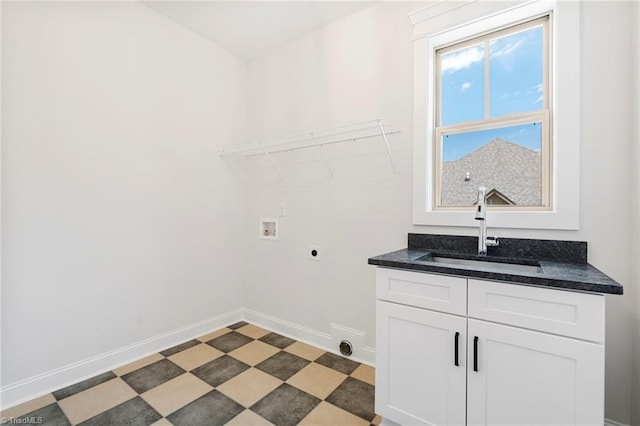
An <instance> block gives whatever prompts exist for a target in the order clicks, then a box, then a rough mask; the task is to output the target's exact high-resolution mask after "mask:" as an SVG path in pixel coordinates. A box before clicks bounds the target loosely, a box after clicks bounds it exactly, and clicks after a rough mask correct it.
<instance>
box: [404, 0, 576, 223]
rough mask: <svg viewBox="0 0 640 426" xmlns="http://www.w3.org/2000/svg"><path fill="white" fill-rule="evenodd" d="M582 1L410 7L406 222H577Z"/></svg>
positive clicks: (445, 4) (477, 3)
mask: <svg viewBox="0 0 640 426" xmlns="http://www.w3.org/2000/svg"><path fill="white" fill-rule="evenodd" d="M579 16H580V5H579V3H577V2H555V1H547V0H538V1H531V2H527V3H524V4H518V5H515V6H514V5H513V3H500V2H491V3H483V2H467V3H464V4H461V3H459V2H455V1H447V0H444V1H443V2H438V3H436V4H434V5H432V6H427V7H426V8H425V9H422V10H420V11H417V12H414V13H413V14H411V15H410V18H411V20H412V22H413V24H414V132H413V133H414V185H413V187H414V198H413V201H414V202H413V204H414V210H413V216H414V224H416V225H439V226H474V225H475V221H474V220H473V205H474V203H475V202H476V198H477V197H476V193H477V189H478V187H479V186H484V187H485V188H486V191H487V196H488V204H489V205H490V207H489V210H490V211H491V213H490V214H489V217H490V219H489V222H490V223H489V226H494V227H502V228H538V229H540V228H543V229H577V228H578V211H579V199H578V194H579V144H580V142H579V133H580V119H579V117H580V80H579V77H580V56H579V52H580V43H579V42H580V38H579V37H580V36H579V34H580V32H579V23H580V19H579Z"/></svg>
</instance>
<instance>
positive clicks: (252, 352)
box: [228, 340, 280, 365]
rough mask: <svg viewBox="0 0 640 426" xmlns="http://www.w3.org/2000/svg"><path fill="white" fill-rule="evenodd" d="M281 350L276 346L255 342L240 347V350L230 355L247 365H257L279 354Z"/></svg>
mask: <svg viewBox="0 0 640 426" xmlns="http://www.w3.org/2000/svg"><path fill="white" fill-rule="evenodd" d="M279 351H280V349H278V348H276V347H275V346H271V345H269V344H267V343H264V342H261V341H260V340H254V341H253V342H251V343H247V344H246V345H244V346H240V347H239V348H238V349H236V350H234V351H231V352H229V354H228V355H230V356H232V357H234V358H236V359H239V360H240V361H242V362H244V363H245V364H249V365H256V364H258V363H260V362H262V361H264V360H265V359H267V358H269V357H270V356H272V355H274V354H276V353H277V352H279Z"/></svg>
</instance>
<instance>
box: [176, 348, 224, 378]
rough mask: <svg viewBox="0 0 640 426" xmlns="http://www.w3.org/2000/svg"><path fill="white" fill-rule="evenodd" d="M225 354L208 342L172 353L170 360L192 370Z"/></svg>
mask: <svg viewBox="0 0 640 426" xmlns="http://www.w3.org/2000/svg"><path fill="white" fill-rule="evenodd" d="M222 355H224V352H222V351H219V350H217V349H216V348H212V347H211V346H209V345H207V344H206V343H201V344H199V345H198V346H194V347H192V348H189V349H187V350H184V351H182V352H178V353H177V354H175V355H171V356H170V357H169V360H171V362H174V363H175V364H177V365H179V366H180V367H182V368H184V369H185V370H187V371H191V370H193V369H194V368H196V367H200V366H201V365H202V364H205V363H207V362H209V361H213V360H214V359H216V358H219V357H221V356H222Z"/></svg>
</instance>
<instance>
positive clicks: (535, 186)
mask: <svg viewBox="0 0 640 426" xmlns="http://www.w3.org/2000/svg"><path fill="white" fill-rule="evenodd" d="M467 173H469V180H465V177H466V176H467ZM541 176H542V174H541V160H540V153H539V152H536V151H533V150H531V149H529V148H525V147H523V146H521V145H517V144H514V143H512V142H509V141H506V140H504V139H500V138H497V139H494V140H492V141H491V142H489V143H487V144H485V145H483V146H481V147H480V148H478V149H477V150H475V151H473V152H471V153H470V154H467V155H466V156H464V157H462V158H459V159H457V160H454V161H445V162H443V163H442V181H441V182H442V205H444V206H471V205H473V204H474V203H475V202H476V199H477V191H478V187H479V186H484V187H485V188H487V193H490V192H491V191H496V192H498V193H499V194H501V195H502V196H503V197H506V198H508V199H509V200H510V201H512V202H513V203H515V204H516V205H520V206H535V205H540V204H541V201H542V195H541V194H542V184H541Z"/></svg>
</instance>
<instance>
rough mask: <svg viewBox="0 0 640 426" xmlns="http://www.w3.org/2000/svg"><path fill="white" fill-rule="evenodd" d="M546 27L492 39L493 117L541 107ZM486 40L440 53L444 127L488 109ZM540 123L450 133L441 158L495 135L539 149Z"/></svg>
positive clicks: (447, 158)
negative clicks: (486, 106)
mask: <svg viewBox="0 0 640 426" xmlns="http://www.w3.org/2000/svg"><path fill="white" fill-rule="evenodd" d="M542 38H543V31H542V26H539V27H534V28H530V29H528V30H526V31H522V32H519V33H515V34H511V35H508V36H505V37H502V38H499V39H496V40H491V41H490V42H489V47H488V49H489V52H488V57H489V117H490V118H495V117H500V116H503V115H505V114H509V113H520V112H530V111H536V110H540V109H542V106H543V103H542V82H543V64H542V57H543V56H542V52H543V49H542ZM485 56H486V55H485V44H484V42H483V43H480V44H478V45H472V46H469V47H466V48H464V49H462V50H458V51H453V52H450V53H447V54H445V55H442V57H441V84H442V85H441V90H442V92H441V93H442V96H441V102H442V105H441V107H442V118H441V125H451V124H457V123H461V122H465V121H476V120H481V119H483V118H484V117H485V111H484V91H485V87H484V80H485ZM540 127H541V126H540V124H539V123H536V124H526V125H522V126H511V127H505V128H502V129H492V130H486V131H479V132H470V133H462V134H456V135H449V136H448V137H446V138H445V140H444V141H443V150H442V151H443V160H444V161H451V160H455V159H458V158H460V157H462V156H464V155H467V154H469V153H470V152H472V151H474V150H476V149H477V148H479V147H480V146H482V145H483V144H485V143H487V142H490V141H491V140H493V139H495V138H496V137H500V138H502V139H506V140H508V141H510V142H513V143H517V144H520V145H523V146H525V147H527V148H530V149H533V150H537V151H539V150H540V147H541V142H540V140H541V139H540V138H541V132H540Z"/></svg>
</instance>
